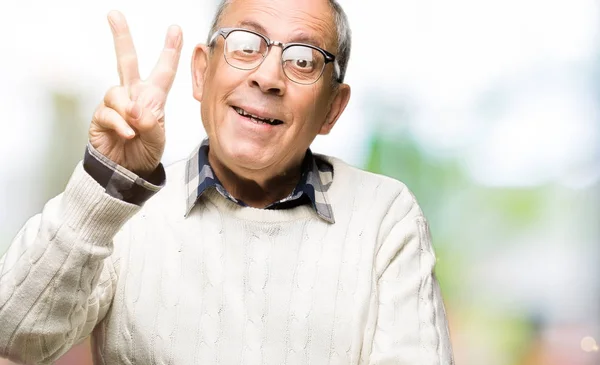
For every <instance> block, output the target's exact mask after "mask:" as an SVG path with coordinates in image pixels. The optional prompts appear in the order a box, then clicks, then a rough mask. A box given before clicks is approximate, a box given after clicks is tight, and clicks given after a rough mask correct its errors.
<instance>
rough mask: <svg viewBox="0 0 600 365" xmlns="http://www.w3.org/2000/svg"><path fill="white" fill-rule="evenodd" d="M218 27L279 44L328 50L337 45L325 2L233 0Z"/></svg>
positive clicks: (327, 4) (332, 19)
mask: <svg viewBox="0 0 600 365" xmlns="http://www.w3.org/2000/svg"><path fill="white" fill-rule="evenodd" d="M220 25H221V26H227V27H242V28H248V29H252V30H255V31H258V32H260V33H263V34H265V35H266V36H267V37H269V38H271V39H274V40H278V41H281V42H285V43H288V42H305V43H310V44H314V45H316V46H320V47H323V48H326V49H332V48H333V47H334V46H335V45H336V43H337V39H336V38H337V35H336V31H335V29H336V28H335V24H334V17H333V11H332V9H331V7H330V6H329V2H328V1H327V0H291V1H290V0H233V1H232V2H231V3H230V4H229V5H228V6H227V8H226V9H225V11H224V13H223V15H222V17H221V20H220Z"/></svg>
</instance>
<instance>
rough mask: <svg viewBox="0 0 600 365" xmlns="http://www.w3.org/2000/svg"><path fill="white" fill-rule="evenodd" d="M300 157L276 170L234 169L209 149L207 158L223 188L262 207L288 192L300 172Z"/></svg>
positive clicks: (299, 175)
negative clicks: (275, 171) (273, 171)
mask: <svg viewBox="0 0 600 365" xmlns="http://www.w3.org/2000/svg"><path fill="white" fill-rule="evenodd" d="M302 161H303V160H300V161H299V163H296V164H294V165H293V166H291V167H290V168H288V169H286V170H284V171H283V172H280V173H275V174H273V173H270V174H269V173H265V172H263V171H234V170H233V169H231V168H229V167H227V166H226V165H225V164H224V163H222V162H221V161H220V160H219V159H218V158H217V157H216V156H215V155H214V154H213V153H211V150H210V149H209V151H208V162H209V163H210V166H211V168H212V169H213V172H214V173H215V175H216V177H217V178H218V179H219V181H220V182H221V184H222V185H223V187H224V188H225V190H227V192H228V193H229V194H231V195H232V196H233V197H234V198H236V199H238V200H241V201H243V202H244V203H245V204H246V205H248V206H251V207H253V208H264V207H267V206H269V205H270V204H273V203H275V202H276V201H279V200H281V199H283V198H285V197H287V196H288V195H290V194H291V193H292V192H293V191H294V188H295V187H296V185H298V182H299V181H300V177H301V175H302Z"/></svg>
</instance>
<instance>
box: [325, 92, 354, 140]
mask: <svg viewBox="0 0 600 365" xmlns="http://www.w3.org/2000/svg"><path fill="white" fill-rule="evenodd" d="M335 93H336V94H335V96H334V97H333V101H332V102H331V105H330V107H329V113H327V117H325V123H323V125H322V126H321V130H320V131H319V134H329V132H330V131H331V129H332V128H333V126H334V125H335V122H337V120H338V119H339V118H340V116H341V115H342V112H343V111H344V109H346V105H348V101H350V85H348V84H341V85H339V86H338V88H337V90H336V91H335Z"/></svg>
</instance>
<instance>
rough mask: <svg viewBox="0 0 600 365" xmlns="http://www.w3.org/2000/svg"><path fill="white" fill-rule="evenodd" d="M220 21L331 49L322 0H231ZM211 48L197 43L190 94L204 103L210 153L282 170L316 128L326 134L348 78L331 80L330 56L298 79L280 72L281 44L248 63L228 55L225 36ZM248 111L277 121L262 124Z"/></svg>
mask: <svg viewBox="0 0 600 365" xmlns="http://www.w3.org/2000/svg"><path fill="white" fill-rule="evenodd" d="M219 26H220V27H239V28H245V29H250V30H253V31H256V32H258V33H261V34H264V35H265V36H267V37H269V38H270V39H272V40H276V41H280V42H284V43H289V42H301V43H308V44H312V45H315V46H318V47H321V48H322V49H325V50H327V51H329V52H331V53H333V54H336V53H337V52H336V48H337V35H336V28H335V23H334V20H333V12H332V10H331V9H330V7H329V4H328V1H327V0H295V1H289V0H236V1H234V2H233V3H232V4H230V5H229V6H228V8H227V9H226V10H225V13H224V15H223V17H222V19H221V22H220V24H219ZM213 47H214V49H213V50H212V52H211V51H209V50H208V48H207V47H206V46H203V45H199V46H197V47H196V50H195V52H194V57H193V60H192V73H193V81H194V97H195V98H196V99H197V100H198V101H201V103H202V107H201V112H202V120H203V123H204V127H205V129H206V131H207V134H208V136H209V138H210V151H211V153H212V154H214V155H215V156H216V158H217V159H218V160H219V161H220V162H221V163H223V164H225V165H226V166H228V167H229V168H230V169H232V170H238V171H243V170H253V171H261V170H262V171H271V172H275V173H284V172H285V171H287V170H288V169H289V168H291V167H294V166H297V164H299V163H300V162H301V160H302V158H303V157H304V153H305V152H306V149H307V148H308V147H309V145H310V144H311V143H312V141H313V140H314V138H315V137H316V135H317V134H327V133H329V131H330V130H331V128H332V127H333V125H334V124H335V122H336V121H337V119H338V117H339V116H340V114H341V113H342V111H343V110H344V108H345V106H346V104H347V102H348V99H349V97H350V87H349V86H348V85H345V84H344V85H339V86H338V87H337V88H335V87H334V86H333V85H332V82H331V80H332V78H333V73H334V71H333V63H328V64H327V65H326V66H325V70H324V72H323V75H322V76H321V78H320V79H319V80H318V81H317V82H315V83H314V84H311V85H302V84H298V83H295V82H293V81H291V80H290V79H288V78H287V76H286V75H285V73H284V71H283V68H282V64H281V54H282V49H281V48H280V47H277V46H272V47H271V49H270V51H269V53H268V54H267V57H266V58H265V60H264V61H263V63H262V64H261V65H260V66H259V67H257V68H255V69H253V70H240V69H237V68H234V67H232V66H230V65H229V64H228V63H227V62H226V60H225V58H224V57H223V56H224V47H225V39H224V38H223V37H221V36H219V37H218V38H217V40H216V42H215V43H214V46H213ZM242 110H243V112H242ZM246 113H249V114H253V115H256V116H259V117H262V118H268V119H277V120H278V121H276V122H275V123H263V122H260V121H257V120H256V119H254V118H250V117H248V116H245V115H244V114H246Z"/></svg>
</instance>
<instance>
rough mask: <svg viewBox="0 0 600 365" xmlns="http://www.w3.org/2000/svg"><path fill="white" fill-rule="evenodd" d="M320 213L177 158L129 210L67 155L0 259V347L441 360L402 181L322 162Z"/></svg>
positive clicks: (30, 352) (437, 299)
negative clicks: (228, 187) (244, 200)
mask: <svg viewBox="0 0 600 365" xmlns="http://www.w3.org/2000/svg"><path fill="white" fill-rule="evenodd" d="M328 161H329V162H330V163H331V164H332V165H333V167H334V172H335V177H334V180H333V183H332V185H331V187H330V188H329V191H328V196H329V199H330V202H329V203H330V204H331V205H332V208H333V211H334V212H335V220H336V222H335V223H334V224H330V223H327V222H325V221H323V220H321V219H320V218H319V217H318V216H317V215H316V213H315V212H314V211H313V210H312V209H311V207H310V206H302V207H297V208H294V209H291V210H259V209H254V208H243V207H240V206H237V205H235V204H233V203H231V202H229V201H228V200H226V199H225V198H223V197H222V196H221V195H220V194H218V193H216V192H214V191H213V190H211V191H209V192H207V193H206V194H205V195H203V196H202V198H201V201H200V203H199V204H198V205H197V206H196V207H195V208H194V209H193V210H192V211H191V213H190V215H189V216H187V217H184V214H185V210H186V207H185V202H186V198H187V196H186V193H185V189H184V168H185V163H183V162H182V163H178V164H175V165H173V166H171V167H170V168H168V169H167V186H166V187H165V188H163V190H161V191H160V192H159V193H158V194H157V195H156V196H154V197H153V198H152V199H150V201H148V202H147V203H146V205H145V206H144V207H143V208H141V209H140V208H139V207H136V206H133V205H130V204H128V203H124V202H122V201H119V200H117V199H114V198H112V197H110V196H109V195H107V194H105V193H104V192H103V190H102V188H101V187H100V186H99V185H98V184H97V183H96V182H95V181H94V180H93V179H92V178H91V177H90V176H89V175H88V174H87V173H85V171H84V170H83V168H82V167H81V165H79V166H78V167H77V168H76V170H75V172H74V174H73V176H72V178H71V180H70V182H69V184H68V186H67V188H66V190H65V192H64V193H63V194H61V195H59V196H58V197H56V198H54V199H53V200H51V201H50V202H48V203H47V204H46V206H45V207H44V210H43V212H42V214H40V215H37V216H35V217H33V218H31V219H30V220H29V221H28V222H27V224H26V225H25V226H24V227H23V229H22V230H21V231H20V232H19V233H18V235H17V237H16V238H15V240H14V241H13V243H12V245H11V246H10V248H9V250H8V252H7V253H6V254H5V255H4V256H3V257H2V259H0V275H1V276H0V356H5V357H9V358H12V359H14V360H17V361H22V362H27V363H50V362H52V361H54V360H56V359H57V358H58V357H59V356H60V355H61V354H63V353H64V352H66V351H67V350H68V349H69V348H70V347H71V346H72V345H73V344H74V343H76V342H78V341H80V340H82V339H84V338H85V337H87V336H89V335H90V334H92V335H93V351H94V357H95V362H96V363H97V364H110V365H114V364H273V365H275V364H277V365H281V364H316V365H321V364H399V365H400V364H403V365H434V364H452V363H453V360H452V351H451V346H450V341H449V334H448V329H447V322H446V315H445V313H444V306H443V304H442V299H441V296H440V292H439V287H438V284H437V281H436V279H435V277H434V275H433V267H434V264H435V256H434V253H433V250H432V247H431V241H430V236H429V231H428V226H427V223H426V220H425V218H423V215H422V212H421V210H420V209H419V207H418V205H417V203H416V202H415V199H414V197H413V195H412V194H411V193H410V192H409V191H408V189H407V188H406V187H405V186H404V185H403V184H401V183H399V182H397V181H395V180H392V179H390V178H386V177H383V176H379V175H375V174H371V173H367V172H363V171H360V170H358V169H355V168H352V167H350V166H348V165H346V164H344V163H342V162H341V161H339V160H337V159H333V158H329V159H328Z"/></svg>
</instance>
